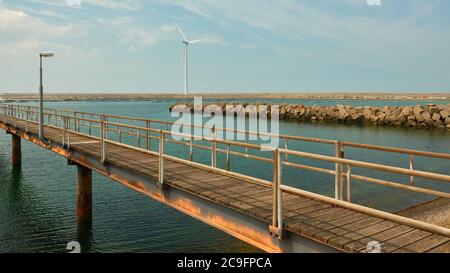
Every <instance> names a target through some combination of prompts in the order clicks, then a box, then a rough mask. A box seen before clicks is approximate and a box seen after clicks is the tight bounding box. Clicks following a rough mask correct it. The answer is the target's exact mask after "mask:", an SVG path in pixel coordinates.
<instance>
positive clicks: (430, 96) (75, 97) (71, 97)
mask: <svg viewBox="0 0 450 273" xmlns="http://www.w3.org/2000/svg"><path fill="white" fill-rule="evenodd" d="M194 96H199V97H203V98H204V99H286V100H289V99H303V100H386V101H391V100H418V101H419V100H433V101H441V100H442V101H448V100H450V93H196V94H190V95H189V96H187V97H185V96H184V95H182V94H175V93H164V94H163V93H161V94H156V93H72V94H67V93H47V94H45V95H44V98H45V100H47V101H117V100H122V101H127V100H153V99H192V98H193V97H194ZM36 100H38V94H37V93H10V94H6V95H5V94H4V93H3V94H1V93H0V102H2V101H3V102H5V101H6V102H8V101H14V102H17V101H36Z"/></svg>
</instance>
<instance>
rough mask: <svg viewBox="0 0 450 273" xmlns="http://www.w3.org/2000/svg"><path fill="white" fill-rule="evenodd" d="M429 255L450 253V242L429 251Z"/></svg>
mask: <svg viewBox="0 0 450 273" xmlns="http://www.w3.org/2000/svg"><path fill="white" fill-rule="evenodd" d="M428 253H450V242H447V243H444V244H442V245H440V246H437V247H435V248H433V249H431V250H429V251H428Z"/></svg>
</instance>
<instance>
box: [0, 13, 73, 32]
mask: <svg viewBox="0 0 450 273" xmlns="http://www.w3.org/2000/svg"><path fill="white" fill-rule="evenodd" d="M0 33H13V34H15V35H17V34H20V35H28V36H34V37H41V38H55V37H68V36H73V35H74V33H75V31H74V25H73V24H66V25H53V24H49V23H47V22H45V21H44V20H42V19H40V18H37V17H33V16H31V15H29V14H28V13H26V12H24V11H20V10H10V9H0Z"/></svg>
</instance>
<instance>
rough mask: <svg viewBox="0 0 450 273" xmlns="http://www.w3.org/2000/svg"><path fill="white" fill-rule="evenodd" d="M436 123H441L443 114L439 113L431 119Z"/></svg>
mask: <svg viewBox="0 0 450 273" xmlns="http://www.w3.org/2000/svg"><path fill="white" fill-rule="evenodd" d="M431 118H432V119H433V120H434V121H441V114H439V113H434V114H433V116H432V117H431Z"/></svg>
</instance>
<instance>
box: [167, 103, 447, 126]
mask: <svg viewBox="0 0 450 273" xmlns="http://www.w3.org/2000/svg"><path fill="white" fill-rule="evenodd" d="M213 105H216V107H217V108H216V109H219V110H217V111H221V110H222V111H227V110H228V111H234V112H236V113H237V114H243V113H245V115H246V116H249V115H250V114H255V113H256V114H259V115H269V116H270V114H271V111H272V110H271V107H270V105H267V104H265V103H261V104H249V103H242V104H241V103H228V104H227V103H211V104H206V105H203V107H202V106H195V107H196V109H195V110H196V111H203V112H207V111H208V110H210V111H211V110H214V111H215V110H216V109H214V108H213ZM252 107H253V108H252ZM169 110H170V111H183V112H184V111H191V112H193V111H194V105H193V104H192V103H186V104H185V103H176V104H173V105H171V106H170V108H169ZM274 114H279V117H280V118H281V119H293V120H310V121H324V120H326V121H341V122H342V121H346V122H351V123H371V124H386V125H395V126H407V127H418V128H420V127H423V128H450V104H448V105H435V104H430V105H426V106H422V105H416V106H404V107H400V106H385V107H382V108H379V107H370V106H364V107H360V106H357V107H354V106H348V105H347V106H346V105H341V104H339V105H336V106H319V105H313V106H305V105H303V104H282V105H279V109H278V110H277V112H276V113H274Z"/></svg>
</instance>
